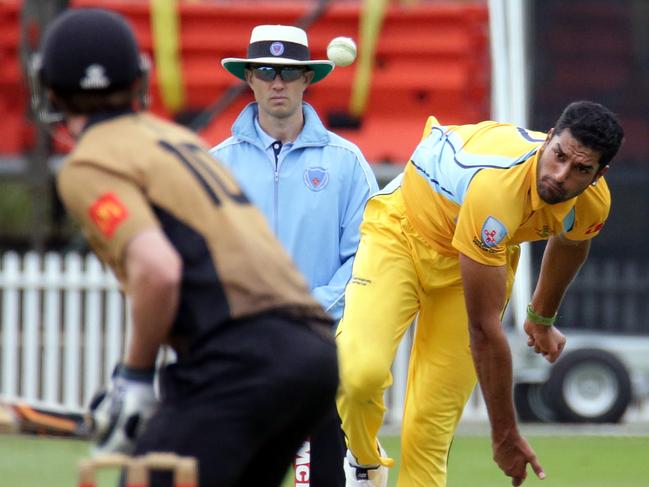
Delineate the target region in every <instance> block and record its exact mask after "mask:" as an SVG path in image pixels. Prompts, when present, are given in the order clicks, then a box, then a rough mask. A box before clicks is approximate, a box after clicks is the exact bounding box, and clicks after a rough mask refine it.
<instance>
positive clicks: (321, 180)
mask: <svg viewBox="0 0 649 487" xmlns="http://www.w3.org/2000/svg"><path fill="white" fill-rule="evenodd" d="M328 182H329V173H328V172H327V170H326V169H325V168H323V167H310V168H308V169H307V170H306V171H304V184H306V187H307V188H309V189H310V190H311V191H321V190H323V189H324V188H325V186H327V183H328Z"/></svg>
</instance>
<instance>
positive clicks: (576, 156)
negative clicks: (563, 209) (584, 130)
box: [536, 129, 608, 204]
mask: <svg viewBox="0 0 649 487" xmlns="http://www.w3.org/2000/svg"><path fill="white" fill-rule="evenodd" d="M599 160H600V153H599V152H598V151H595V150H593V149H591V148H589V147H586V146H584V145H582V144H580V143H579V142H578V141H577V140H576V139H575V138H574V137H573V136H572V134H571V132H570V130H569V129H564V130H563V131H562V132H561V133H560V134H559V135H554V133H553V131H552V130H550V132H549V133H548V137H547V139H546V140H545V143H544V144H543V147H542V148H541V155H540V157H539V162H538V166H537V169H536V189H537V191H538V193H539V196H540V197H541V199H542V200H543V201H545V202H546V203H550V204H556V203H561V202H562V201H566V200H569V199H571V198H574V197H575V196H577V195H579V194H581V193H583V192H584V191H585V190H586V188H588V185H590V184H591V183H593V182H596V181H597V179H599V178H600V177H601V176H603V175H604V174H605V173H606V171H607V170H608V166H605V167H603V168H602V169H599Z"/></svg>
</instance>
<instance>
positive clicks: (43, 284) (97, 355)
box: [0, 252, 486, 424]
mask: <svg viewBox="0 0 649 487" xmlns="http://www.w3.org/2000/svg"><path fill="white" fill-rule="evenodd" d="M0 307H1V308H0V309H1V314H0V318H1V320H2V321H1V322H0V367H1V373H0V395H2V396H4V397H9V398H21V399H25V400H28V401H37V402H43V403H47V404H51V405H56V406H62V407H64V408H67V409H70V410H80V409H82V408H83V407H84V405H87V404H88V402H89V400H90V398H91V397H92V395H93V394H94V393H95V392H96V391H97V390H98V389H99V388H100V387H101V386H102V385H103V384H105V383H106V381H107V380H108V379H109V378H110V374H111V372H112V369H113V367H114V365H115V363H117V362H118V360H119V358H120V357H121V353H122V349H123V346H124V343H125V340H126V330H127V322H128V313H127V311H128V310H127V308H128V305H127V303H126V301H125V299H124V297H123V295H122V294H121V293H120V291H119V287H118V283H117V280H116V279H115V277H114V276H113V274H112V273H111V272H110V271H109V270H107V269H106V268H104V267H103V266H102V265H101V263H100V262H99V260H98V259H97V258H96V257H95V256H94V255H92V254H91V255H88V256H85V257H84V256H81V255H79V254H76V253H68V254H66V255H65V256H62V255H60V254H57V253H47V254H45V255H39V254H36V253H27V254H25V255H23V256H21V255H19V254H17V253H14V252H7V253H5V254H4V255H2V257H1V258H0ZM411 344H412V336H411V334H409V335H408V336H406V338H405V339H404V341H403V343H402V344H401V346H400V348H399V353H398V355H397V358H396V360H395V364H394V368H393V377H394V384H393V386H392V387H391V388H390V390H389V391H388V393H387V395H386V403H387V405H388V407H389V410H388V413H387V415H386V423H391V424H399V423H400V418H401V416H402V413H403V397H404V392H405V387H406V377H407V372H408V359H409V355H410V348H411ZM464 417H465V418H467V417H468V418H470V419H478V420H479V419H486V413H485V409H484V405H483V403H482V401H481V400H480V399H479V397H475V398H473V399H472V401H471V403H470V404H469V406H468V407H467V408H466V410H465V413H464Z"/></svg>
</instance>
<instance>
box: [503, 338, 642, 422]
mask: <svg viewBox="0 0 649 487" xmlns="http://www.w3.org/2000/svg"><path fill="white" fill-rule="evenodd" d="M566 337H567V340H568V341H567V344H566V348H565V350H564V351H563V353H562V354H561V357H560V358H559V360H557V362H556V363H555V364H549V363H547V362H546V360H545V359H543V358H542V357H541V356H540V355H537V354H536V353H534V352H533V350H531V349H529V347H527V343H526V342H527V340H526V336H525V335H524V333H523V332H520V333H519V332H513V333H512V334H511V339H510V345H511V349H512V358H513V364H514V379H515V386H514V401H515V405H516V411H517V413H518V416H519V419H520V420H522V421H541V422H551V421H559V422H570V423H616V422H619V421H620V420H621V419H622V418H623V416H624V414H625V413H626V411H627V409H628V407H629V406H630V405H631V404H632V403H634V402H636V403H639V402H640V401H641V400H643V399H646V398H647V397H649V337H647V336H629V335H616V334H611V333H606V334H604V333H601V332H598V333H592V332H572V333H570V332H568V333H566Z"/></svg>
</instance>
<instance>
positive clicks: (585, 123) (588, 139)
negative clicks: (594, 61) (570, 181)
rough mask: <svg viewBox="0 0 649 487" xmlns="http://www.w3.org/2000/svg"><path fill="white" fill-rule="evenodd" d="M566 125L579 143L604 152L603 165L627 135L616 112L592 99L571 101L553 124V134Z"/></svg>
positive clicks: (600, 165)
mask: <svg viewBox="0 0 649 487" xmlns="http://www.w3.org/2000/svg"><path fill="white" fill-rule="evenodd" d="M564 129H569V130H570V134H571V135H572V136H573V137H574V138H575V139H576V140H577V141H578V142H579V143H580V144H582V145H584V146H586V147H588V148H589V149H592V150H594V151H597V152H599V153H600V154H601V158H600V160H599V168H600V169H601V168H603V167H604V166H606V165H607V164H609V163H610V162H611V159H613V157H614V156H615V154H617V151H618V149H619V148H620V145H622V140H623V139H624V130H623V129H622V126H621V125H620V122H619V121H618V119H617V117H616V116H615V115H614V114H613V112H611V111H610V110H609V109H608V108H606V107H605V106H603V105H600V104H599V103H594V102H592V101H576V102H573V103H571V104H570V105H568V106H567V107H566V108H565V110H564V111H563V113H562V114H561V116H560V117H559V120H557V123H556V124H555V126H554V135H559V134H561V132H563V130H564Z"/></svg>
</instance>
